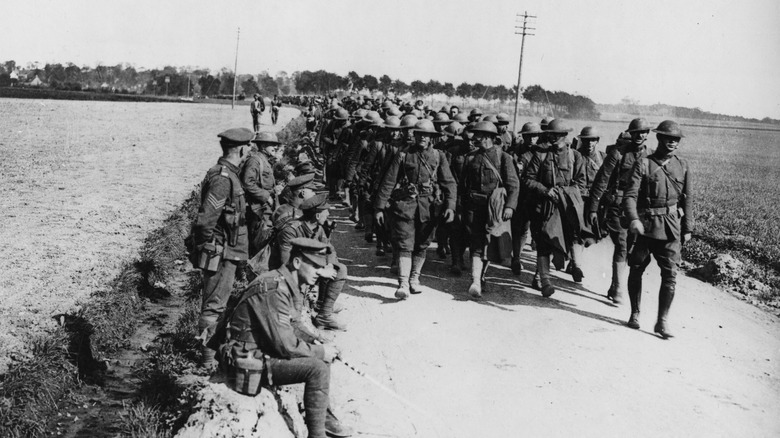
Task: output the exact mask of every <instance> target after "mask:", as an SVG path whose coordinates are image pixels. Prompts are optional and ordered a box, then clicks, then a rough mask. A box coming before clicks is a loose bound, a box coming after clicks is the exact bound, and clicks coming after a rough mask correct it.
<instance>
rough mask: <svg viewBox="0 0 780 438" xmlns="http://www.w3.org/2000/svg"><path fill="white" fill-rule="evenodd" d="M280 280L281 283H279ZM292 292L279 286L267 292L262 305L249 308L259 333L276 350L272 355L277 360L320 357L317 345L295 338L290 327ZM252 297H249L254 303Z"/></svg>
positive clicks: (319, 347)
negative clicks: (277, 358) (258, 325)
mask: <svg viewBox="0 0 780 438" xmlns="http://www.w3.org/2000/svg"><path fill="white" fill-rule="evenodd" d="M282 281H283V280H282ZM291 293H292V292H290V291H288V290H287V289H286V287H284V286H282V285H281V284H280V285H279V287H277V290H275V291H269V292H268V296H267V297H266V299H265V300H263V302H262V304H260V305H259V306H258V305H254V306H252V309H253V311H254V313H255V317H256V318H257V321H258V323H259V324H260V330H261V331H262V333H263V335H265V338H266V339H267V340H268V343H269V344H270V345H272V346H273V348H274V349H275V350H276V351H274V352H273V353H275V354H276V355H278V357H279V358H280V359H292V358H296V357H316V358H319V359H322V358H324V350H323V348H322V346H321V345H313V344H309V343H306V342H304V341H303V340H301V339H300V338H298V336H296V335H295V328H294V327H293V322H292V319H293V316H294V315H295V308H294V306H293V302H292V297H291V295H290V294H291ZM254 299H255V298H250V300H254Z"/></svg>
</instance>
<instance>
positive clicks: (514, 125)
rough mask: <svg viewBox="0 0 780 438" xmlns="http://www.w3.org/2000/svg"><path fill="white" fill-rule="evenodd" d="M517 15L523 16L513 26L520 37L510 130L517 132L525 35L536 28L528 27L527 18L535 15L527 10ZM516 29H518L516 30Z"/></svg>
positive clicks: (529, 34) (530, 34)
mask: <svg viewBox="0 0 780 438" xmlns="http://www.w3.org/2000/svg"><path fill="white" fill-rule="evenodd" d="M517 17H518V18H520V17H522V18H523V22H522V26H517V25H516V26H515V29H516V30H515V35H522V39H521V40H520V67H518V69H517V93H516V94H515V116H514V118H513V119H512V131H513V132H517V106H518V105H519V103H520V80H521V78H522V75H523V50H524V49H525V37H526V35H528V36H533V35H534V34H532V33H528V31H529V30H536V28H535V27H529V26H528V24H529V23H528V19H529V18H536V15H528V11H525V12H524V13H523V14H522V15H521V14H517ZM517 30H520V32H518V31H517Z"/></svg>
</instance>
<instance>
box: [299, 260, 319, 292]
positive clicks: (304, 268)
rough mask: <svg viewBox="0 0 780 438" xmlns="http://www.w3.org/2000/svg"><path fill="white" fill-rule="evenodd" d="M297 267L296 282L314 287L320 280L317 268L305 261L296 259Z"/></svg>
mask: <svg viewBox="0 0 780 438" xmlns="http://www.w3.org/2000/svg"><path fill="white" fill-rule="evenodd" d="M296 259H297V260H298V262H297V263H296V264H299V265H300V266H298V282H300V283H303V284H308V285H309V286H314V285H315V284H316V283H317V280H318V279H319V278H320V274H319V268H318V267H317V266H314V265H313V264H312V263H310V262H309V261H307V260H303V259H302V258H296Z"/></svg>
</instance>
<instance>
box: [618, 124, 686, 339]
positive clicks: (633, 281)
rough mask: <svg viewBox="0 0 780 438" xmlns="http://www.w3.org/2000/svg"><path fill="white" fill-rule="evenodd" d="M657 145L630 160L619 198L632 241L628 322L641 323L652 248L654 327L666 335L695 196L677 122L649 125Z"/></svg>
mask: <svg viewBox="0 0 780 438" xmlns="http://www.w3.org/2000/svg"><path fill="white" fill-rule="evenodd" d="M653 132H655V133H656V138H657V139H658V147H657V148H656V150H655V152H653V153H652V154H651V155H649V156H647V157H646V158H643V159H641V160H639V161H637V162H636V163H635V164H634V170H633V174H632V176H631V181H630V183H629V186H628V188H627V189H626V192H625V195H624V198H623V208H624V209H625V214H626V216H627V218H628V220H630V221H631V222H630V224H629V231H630V232H631V233H632V234H635V235H636V242H635V243H634V246H633V247H632V248H631V251H630V253H629V256H628V264H629V266H630V267H631V268H630V270H629V273H628V297H629V299H630V300H631V318H630V319H629V320H628V326H629V327H631V328H633V329H638V328H639V310H640V303H641V299H642V275H643V274H644V272H645V268H647V266H648V265H649V264H650V255H651V254H652V256H653V258H655V260H656V262H657V263H658V267H659V268H661V288H660V291H659V295H658V318H657V320H656V323H655V328H654V329H653V330H654V331H655V332H656V333H658V335H659V336H661V337H662V338H664V339H668V338H671V337H672V333H671V332H670V331H669V327H668V325H667V321H666V320H667V317H668V315H669V308H670V307H671V306H672V300H673V299H674V293H675V286H676V284H677V269H678V268H679V265H680V251H681V250H682V244H684V243H685V242H687V241H689V240H690V239H691V231H692V230H693V215H692V212H693V208H692V207H693V206H692V204H693V200H692V199H691V193H692V188H691V176H690V171H689V169H688V163H687V162H686V161H685V160H683V159H681V158H679V157H678V156H677V155H676V152H677V148H678V146H679V144H680V139H681V138H683V137H685V136H684V135H683V134H682V130H680V126H679V125H678V124H677V123H676V122H674V121H671V120H665V121H663V122H661V123H660V124H659V125H658V127H657V128H656V129H653Z"/></svg>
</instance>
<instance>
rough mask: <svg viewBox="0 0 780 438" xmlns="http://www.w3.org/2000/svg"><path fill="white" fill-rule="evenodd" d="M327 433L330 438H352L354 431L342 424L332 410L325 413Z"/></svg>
mask: <svg viewBox="0 0 780 438" xmlns="http://www.w3.org/2000/svg"><path fill="white" fill-rule="evenodd" d="M325 433H326V434H327V435H328V436H330V437H335V438H343V437H348V436H352V434H353V433H354V431H353V430H352V428H351V427H349V426H345V425H343V424H341V422H340V421H339V419H338V418H336V416H335V415H333V411H331V409H330V408H328V410H327V411H326V413H325Z"/></svg>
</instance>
